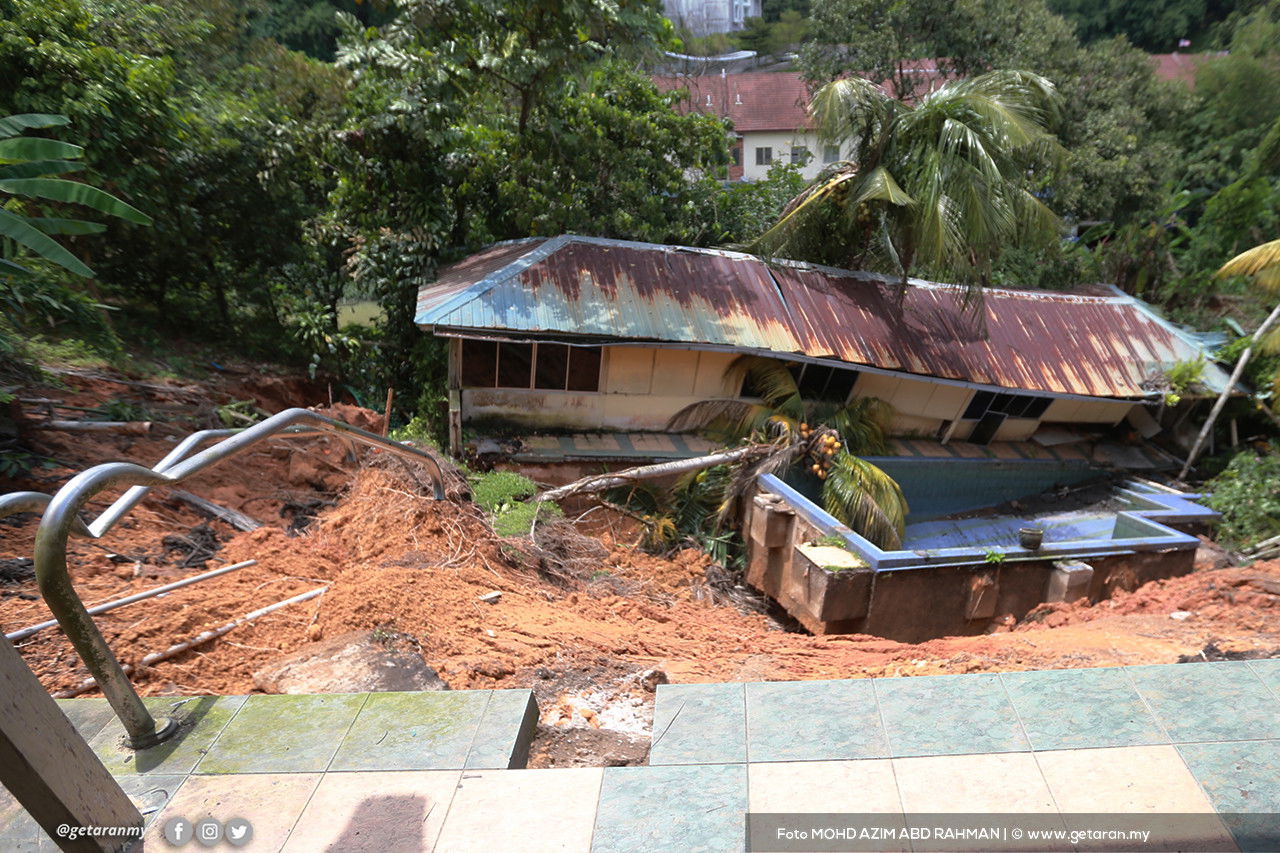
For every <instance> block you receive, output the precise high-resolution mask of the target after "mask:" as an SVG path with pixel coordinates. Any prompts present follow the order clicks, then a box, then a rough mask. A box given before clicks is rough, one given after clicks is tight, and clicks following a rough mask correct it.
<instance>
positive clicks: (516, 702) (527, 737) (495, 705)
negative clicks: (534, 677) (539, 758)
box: [467, 690, 538, 770]
mask: <svg viewBox="0 0 1280 853" xmlns="http://www.w3.org/2000/svg"><path fill="white" fill-rule="evenodd" d="M537 729H538V703H537V702H536V701H534V698H533V691H532V690H495V691H493V693H492V694H491V695H490V697H489V704H488V705H486V706H485V709H484V717H483V718H482V719H481V720H480V728H478V729H477V730H476V737H475V742H474V743H472V745H471V753H470V754H469V755H468V756H467V767H468V768H469V769H476V770H483V769H499V770H506V769H514V768H520V767H524V766H525V764H526V763H527V762H528V759H529V744H530V743H532V741H533V736H534V733H535V732H536V731H537Z"/></svg>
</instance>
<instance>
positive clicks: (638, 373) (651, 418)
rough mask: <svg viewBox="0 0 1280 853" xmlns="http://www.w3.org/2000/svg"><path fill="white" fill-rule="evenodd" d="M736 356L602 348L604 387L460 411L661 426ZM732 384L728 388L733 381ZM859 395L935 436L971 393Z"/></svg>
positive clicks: (538, 422)
mask: <svg viewBox="0 0 1280 853" xmlns="http://www.w3.org/2000/svg"><path fill="white" fill-rule="evenodd" d="M734 358H736V356H735V354H733V353H726V352H698V351H694V350H680V349H658V348H652V347H640V346H612V347H605V348H604V355H603V358H602V359H601V366H600V374H601V376H600V392H599V393H587V392H573V391H543V390H531V389H510V388H467V389H463V391H462V409H463V416H464V419H465V420H467V421H474V420H484V419H501V420H505V421H510V422H513V423H519V424H524V425H527V426H529V427H531V428H558V429H581V430H598V429H609V430H662V429H664V428H665V427H666V424H667V422H668V421H669V420H670V419H671V416H672V415H674V414H675V413H676V412H678V411H680V410H681V409H683V408H684V407H685V406H688V405H689V404H691V403H696V402H698V401H700V400H707V399H712V398H716V397H732V396H735V395H736V394H737V392H738V387H737V383H738V381H740V380H739V379H736V378H735V379H734V381H733V382H732V383H731V382H730V379H729V378H728V377H727V376H726V371H727V369H728V367H729V365H730V364H731V363H732V362H733V360H734ZM731 384H732V385H733V387H730V385H731ZM854 394H855V395H856V396H861V397H879V398H880V399H882V400H884V401H885V402H887V403H888V404H889V405H890V406H892V407H893V410H894V415H893V421H892V423H891V426H890V432H891V433H892V434H894V435H916V436H929V437H932V436H935V435H937V434H939V432H940V431H942V430H943V429H944V427H945V425H946V423H947V422H948V421H950V420H953V419H955V418H958V417H959V416H960V415H961V414H963V412H964V409H965V407H966V406H967V405H968V403H969V400H970V398H971V397H972V395H973V394H974V391H973V390H972V389H970V388H964V387H961V386H957V385H944V384H941V383H937V382H930V381H928V380H926V379H914V378H907V377H900V376H887V375H883V374H874V373H863V374H862V375H861V376H859V377H858V382H857V385H856V386H855V388H854ZM1133 405H1134V404H1133V403H1127V402H1120V401H1108V400H1067V399H1057V400H1054V401H1053V402H1052V403H1051V404H1050V405H1049V408H1048V409H1047V410H1046V411H1045V413H1044V415H1043V416H1042V417H1041V418H1040V420H1039V421H1037V420H1033V419H1028V418H1010V419H1008V420H1006V421H1005V423H1004V424H1003V425H1002V426H1001V427H1000V430H999V431H998V432H997V433H996V436H995V438H996V440H1000V441H1021V440H1025V439H1027V438H1030V436H1031V434H1032V433H1033V432H1035V430H1036V427H1037V426H1038V424H1039V423H1040V422H1043V421H1054V422H1059V423H1095V424H1114V423H1118V422H1119V421H1120V420H1122V419H1123V418H1124V417H1125V416H1126V415H1127V414H1128V413H1129V411H1130V410H1131V409H1132V408H1133ZM972 429H973V423H971V422H968V421H965V422H961V423H960V424H957V425H956V428H955V430H954V431H953V433H952V436H951V437H952V438H953V439H954V440H957V441H962V440H964V439H965V438H967V437H968V435H969V433H970V432H971V431H972Z"/></svg>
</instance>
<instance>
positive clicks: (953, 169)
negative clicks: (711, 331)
mask: <svg viewBox="0 0 1280 853" xmlns="http://www.w3.org/2000/svg"><path fill="white" fill-rule="evenodd" d="M1055 109H1056V98H1055V96H1054V90H1053V85H1052V84H1051V83H1049V81H1047V80H1045V79H1044V78H1042V77H1038V76H1036V75H1034V74H1029V73H1025V72H1016V71H996V72H990V73H988V74H984V75H980V76H977V77H971V78H967V79H964V80H956V81H952V82H950V83H948V84H946V85H945V86H943V87H942V88H940V89H938V90H937V91H936V92H933V93H931V94H929V95H927V96H925V97H924V98H922V99H921V100H920V101H919V103H917V104H916V105H915V106H912V105H909V104H906V103H904V102H902V101H900V100H897V99H896V98H893V97H891V96H889V95H887V94H885V93H884V92H883V91H882V90H881V89H880V87H878V86H876V85H875V84H874V83H872V82H870V81H868V80H865V79H862V78H859V77H848V78H845V79H842V80H837V81H835V82H832V83H829V84H827V85H826V86H824V87H823V88H822V89H821V90H819V91H818V93H817V94H816V95H815V96H814V99H813V105H812V111H813V115H814V116H815V118H816V119H817V122H818V126H819V128H820V131H821V133H822V135H823V136H824V137H825V138H827V139H830V140H832V141H836V142H840V143H844V144H850V145H851V146H852V149H853V156H852V157H851V159H850V160H849V161H846V162H842V163H839V164H836V165H835V166H834V167H832V168H829V169H827V170H826V171H824V172H823V173H822V174H821V175H819V177H818V179H817V180H816V181H815V182H814V183H813V184H811V185H810V186H809V187H808V188H807V189H806V190H805V191H804V192H803V193H802V194H801V195H800V196H798V197H797V198H796V199H795V200H794V201H793V203H792V204H791V206H790V209H789V210H788V211H787V212H786V214H785V215H784V216H783V217H782V218H781V219H780V220H779V221H778V223H777V224H776V225H774V227H773V228H772V229H770V230H769V231H768V232H767V233H766V234H765V235H764V236H763V237H762V238H761V239H760V240H759V242H758V248H759V249H760V250H761V251H763V252H765V253H766V254H774V255H780V256H783V257H790V258H795V259H799V260H810V261H815V262H820V263H826V264H831V265H834V266H842V267H848V268H851V269H879V270H884V271H887V272H890V273H892V274H894V275H896V276H897V277H899V278H900V280H901V281H902V283H903V285H904V286H905V284H906V280H907V276H908V273H909V272H910V271H911V270H912V269H914V268H917V267H920V268H923V269H924V270H926V271H927V272H928V273H929V274H930V275H935V276H939V277H943V278H945V279H950V280H956V281H959V282H963V283H965V284H968V285H970V286H972V287H973V288H980V287H981V286H982V285H984V284H985V283H987V282H988V281H989V279H990V273H991V263H992V261H993V260H994V259H995V257H996V256H997V255H999V253H1000V251H1001V250H1002V249H1004V248H1006V247H1008V246H1012V245H1018V244H1028V243H1033V242H1035V241H1036V240H1043V239H1046V238H1052V237H1055V236H1057V233H1058V228H1059V223H1058V220H1057V218H1056V217H1055V216H1054V215H1053V214H1052V213H1051V212H1050V211H1049V209H1048V208H1047V207H1045V206H1044V204H1043V203H1041V202H1040V201H1039V200H1038V199H1037V198H1036V197H1035V196H1034V195H1032V193H1031V191H1030V187H1029V185H1028V181H1027V178H1026V175H1027V172H1028V169H1030V168H1033V167H1034V166H1035V165H1036V164H1037V163H1039V162H1042V161H1043V158H1045V157H1046V156H1047V155H1051V154H1053V153H1054V151H1055V150H1056V143H1055V142H1054V140H1053V137H1052V135H1051V134H1050V133H1049V132H1048V131H1047V130H1046V127H1045V126H1046V124H1047V123H1048V122H1049V121H1050V120H1051V118H1052V116H1053V113H1054V110H1055ZM977 292H978V290H976V289H975V290H971V294H973V295H976V294H977Z"/></svg>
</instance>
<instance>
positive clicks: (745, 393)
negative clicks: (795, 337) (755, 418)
mask: <svg viewBox="0 0 1280 853" xmlns="http://www.w3.org/2000/svg"><path fill="white" fill-rule="evenodd" d="M787 369H788V370H789V371H791V375H792V376H793V377H795V380H796V387H797V388H798V389H799V391H800V396H801V397H802V398H804V399H806V400H825V401H827V402H832V403H843V402H845V401H846V400H848V399H849V394H851V393H852V392H853V386H854V385H855V384H856V383H857V381H858V371H856V370H848V369H846V368H843V367H832V366H828V365H825V364H790V365H788V366H787ZM739 396H742V397H759V396H761V394H760V389H759V388H758V387H756V385H755V383H754V382H752V381H751V375H750V374H747V376H745V377H744V378H743V380H742V391H741V392H740V394H739Z"/></svg>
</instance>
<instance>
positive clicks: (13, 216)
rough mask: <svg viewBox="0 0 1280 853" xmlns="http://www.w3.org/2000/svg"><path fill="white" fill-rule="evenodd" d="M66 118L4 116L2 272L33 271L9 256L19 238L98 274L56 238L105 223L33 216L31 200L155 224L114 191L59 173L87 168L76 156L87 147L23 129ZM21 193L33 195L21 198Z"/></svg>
mask: <svg viewBox="0 0 1280 853" xmlns="http://www.w3.org/2000/svg"><path fill="white" fill-rule="evenodd" d="M67 124H70V119H68V118H67V117H66V116H60V115H44V114H38V113H24V114H22V115H11V116H7V117H3V118H0V237H3V238H4V239H5V246H4V248H5V251H4V252H3V253H2V254H3V256H0V275H5V276H22V275H28V274H30V271H29V270H28V269H27V268H26V267H24V266H22V265H21V264H19V263H17V262H15V261H13V260H11V259H10V257H9V255H11V254H12V253H11V251H10V249H11V247H12V245H13V244H17V245H18V246H21V247H23V248H25V249H27V250H28V251H30V252H32V253H34V254H35V255H37V256H38V257H41V258H44V259H45V260H47V261H50V262H52V263H55V264H57V265H58V266H60V267H62V268H64V269H66V270H68V271H69V272H72V273H75V274H76V275H78V276H83V277H84V278H92V277H93V270H91V269H89V267H88V266H86V265H85V264H84V262H83V261H81V260H80V259H79V258H77V257H76V256H75V255H73V254H71V252H69V251H68V250H67V249H66V247H65V246H63V245H62V244H60V243H59V242H58V241H57V240H55V239H53V238H54V237H56V236H64V235H65V236H79V235H82V234H98V233H101V232H102V231H105V230H106V226H105V225H103V224H102V223H100V222H91V221H87V220H83V219H68V218H64V217H57V216H29V215H27V214H26V213H25V212H24V211H25V209H26V208H28V207H30V206H32V203H34V204H35V205H40V203H41V202H55V203H59V204H74V205H80V206H82V207H88V208H91V209H93V210H96V211H98V212H99V213H104V214H106V215H108V216H114V217H117V218H119V219H124V220H126V221H128V222H133V223H136V224H138V225H150V224H151V217H149V216H147V215H146V214H145V213H143V212H142V211H140V210H138V209H137V208H135V207H132V206H131V205H129V204H126V203H125V202H123V201H121V200H120V199H118V198H116V197H115V196H113V195H111V193H108V192H106V191H104V190H100V189H98V188H97V187H93V186H90V185H89V184H86V183H82V182H80V181H72V180H67V179H66V178H63V177H59V176H60V175H67V174H71V173H72V172H78V171H80V170H81V169H83V168H84V164H83V163H81V162H77V161H79V160H80V159H81V158H82V157H83V156H84V149H83V148H81V147H80V146H79V145H72V144H71V143H69V142H61V141H59V140H57V139H47V138H45V137H38V136H24V135H23V133H24V132H25V131H28V130H43V129H45V128H50V127H62V126H65V125H67ZM19 198H22V199H29V200H31V201H30V202H23V203H17V201H16V200H17V199H19Z"/></svg>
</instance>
